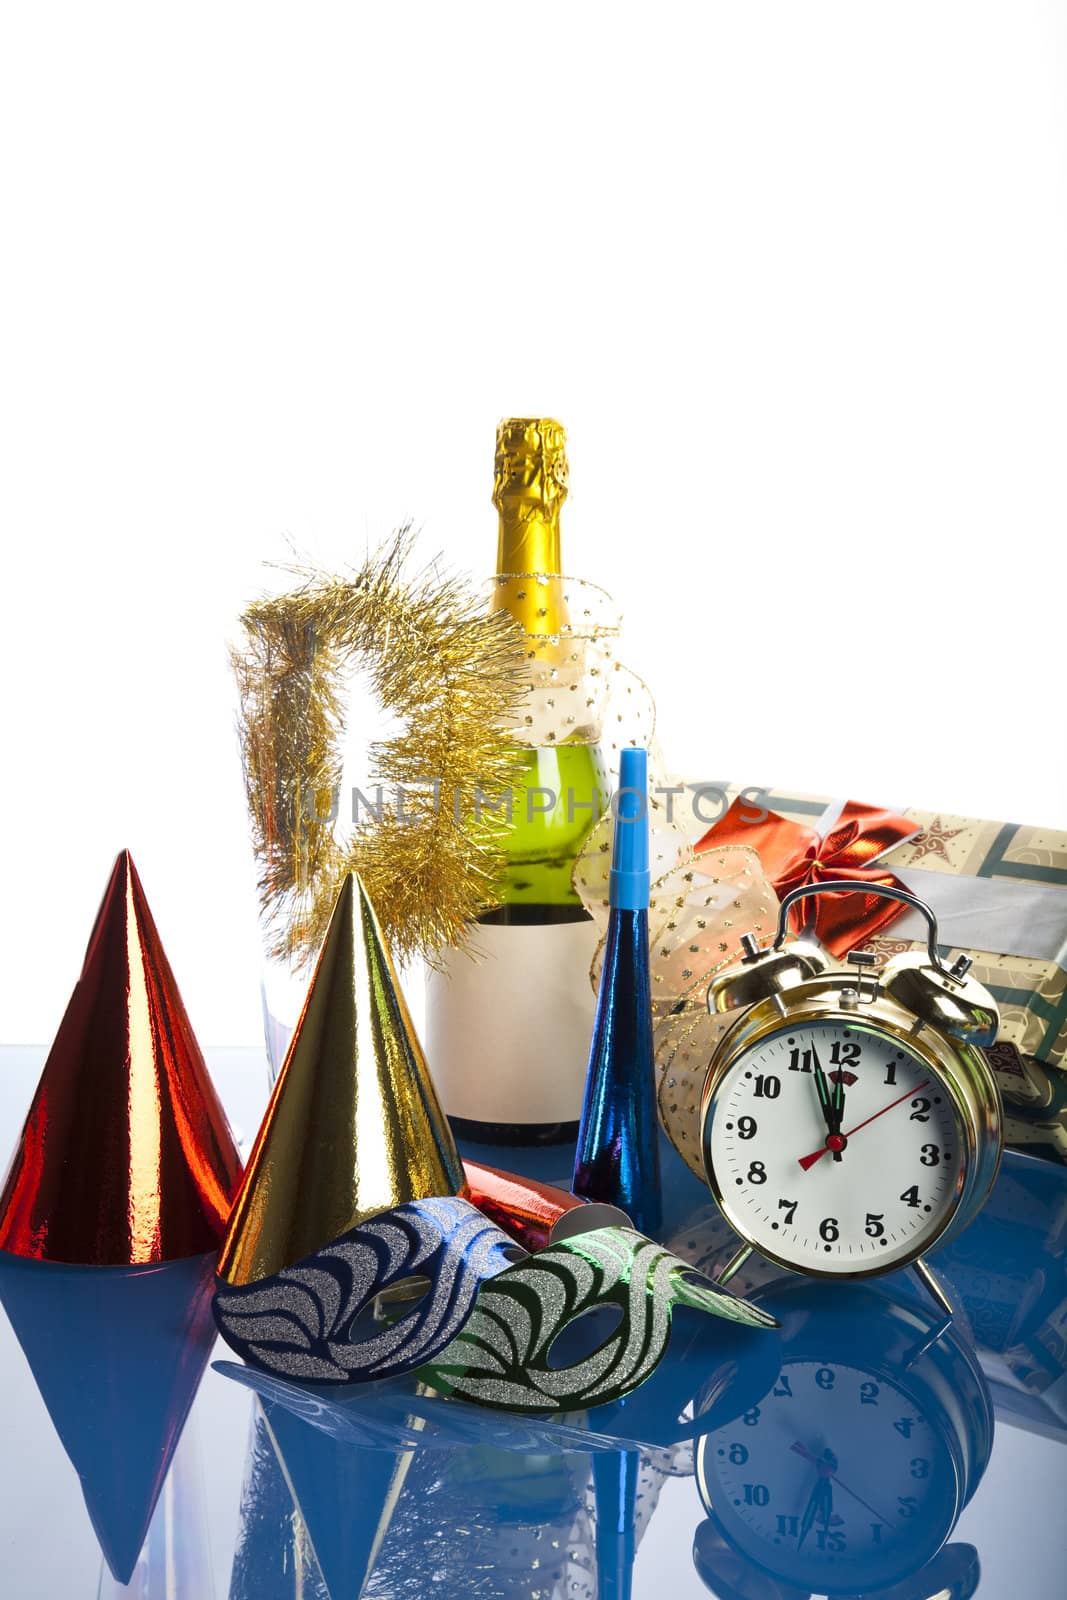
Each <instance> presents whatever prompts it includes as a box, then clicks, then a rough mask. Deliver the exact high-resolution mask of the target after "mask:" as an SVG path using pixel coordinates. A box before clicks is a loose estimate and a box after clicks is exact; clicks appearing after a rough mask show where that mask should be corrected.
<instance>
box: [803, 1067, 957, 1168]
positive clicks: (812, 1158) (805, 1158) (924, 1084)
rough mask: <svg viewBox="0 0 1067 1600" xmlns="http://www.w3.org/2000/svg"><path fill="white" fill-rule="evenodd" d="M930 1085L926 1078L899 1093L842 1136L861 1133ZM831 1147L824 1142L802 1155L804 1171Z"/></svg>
mask: <svg viewBox="0 0 1067 1600" xmlns="http://www.w3.org/2000/svg"><path fill="white" fill-rule="evenodd" d="M929 1087H930V1080H929V1078H924V1079H923V1081H922V1083H920V1084H919V1086H918V1088H915V1089H905V1091H904V1093H903V1094H898V1095H897V1098H896V1099H895V1100H891V1101H890V1102H889V1104H888V1105H887V1106H883V1107H882V1109H881V1111H875V1112H874V1113H873V1114H872V1115H871V1116H869V1117H866V1118H865V1119H864V1120H863V1121H862V1122H857V1124H856V1126H855V1127H854V1128H849V1130H848V1132H847V1133H845V1134H843V1135H842V1138H845V1139H851V1138H852V1135H853V1134H854V1133H859V1131H860V1129H861V1128H865V1127H866V1126H867V1124H868V1123H869V1122H877V1121H878V1118H879V1117H884V1116H885V1114H886V1112H887V1111H892V1109H893V1107H894V1106H899V1104H900V1102H901V1101H902V1100H908V1099H910V1098H911V1096H912V1095H916V1094H919V1093H920V1092H921V1091H922V1090H923V1089H929ZM829 1149H830V1146H829V1145H828V1144H824V1145H823V1147H822V1149H821V1150H813V1151H812V1153H811V1155H810V1156H801V1157H800V1158H799V1160H800V1165H801V1166H802V1167H803V1169H804V1171H805V1172H807V1171H808V1169H809V1167H813V1166H814V1165H815V1163H816V1161H821V1159H822V1157H823V1156H824V1155H825V1154H826V1153H827V1151H828V1150H829Z"/></svg>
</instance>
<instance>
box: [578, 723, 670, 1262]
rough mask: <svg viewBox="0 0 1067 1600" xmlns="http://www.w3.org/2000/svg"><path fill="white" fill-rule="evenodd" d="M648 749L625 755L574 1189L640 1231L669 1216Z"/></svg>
mask: <svg viewBox="0 0 1067 1600" xmlns="http://www.w3.org/2000/svg"><path fill="white" fill-rule="evenodd" d="M648 852H649V827H648V752H647V751H646V750H640V749H627V750H624V751H623V752H622V757H621V760H620V764H619V790H618V793H617V795H616V797H615V832H614V838H613V841H612V855H611V877H610V889H609V906H610V911H609V918H608V932H607V939H606V941H605V946H604V964H603V969H602V971H601V975H600V993H599V996H598V998H597V1008H596V1019H595V1021H594V1024H593V1040H592V1048H591V1050H590V1053H589V1069H588V1073H587V1076H586V1083H585V1103H584V1105H583V1108H582V1121H581V1127H580V1130H579V1133H578V1149H577V1153H576V1155H575V1161H574V1184H573V1188H574V1192H575V1194H578V1195H581V1196H583V1198H584V1199H586V1200H598V1201H602V1202H605V1203H606V1204H608V1205H614V1206H618V1207H619V1208H620V1209H621V1210H623V1211H625V1212H626V1214H627V1216H629V1217H630V1218H631V1219H632V1221H633V1225H634V1227H635V1228H636V1229H637V1230H638V1231H639V1232H640V1233H646V1234H654V1233H655V1231H656V1229H657V1228H658V1227H659V1225H660V1221H661V1218H662V1200H661V1196H660V1173H659V1124H658V1120H657V1116H656V1086H655V1070H654V1057H653V1048H652V981H651V974H650V970H649V954H648V903H649V890H650V878H649V867H648Z"/></svg>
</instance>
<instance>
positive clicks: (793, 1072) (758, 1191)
mask: <svg viewBox="0 0 1067 1600" xmlns="http://www.w3.org/2000/svg"><path fill="white" fill-rule="evenodd" d="M708 1119H709V1120H708V1123H706V1124H705V1133H704V1138H705V1159H706V1160H708V1161H709V1163H710V1174H711V1175H712V1177H713V1187H715V1189H716V1194H717V1197H718V1198H719V1200H720V1204H721V1206H722V1209H723V1211H724V1212H725V1214H726V1216H727V1219H728V1220H729V1221H730V1222H731V1223H732V1224H733V1226H734V1227H735V1228H736V1230H737V1231H738V1232H739V1233H740V1234H742V1236H743V1237H744V1238H745V1239H746V1240H747V1241H748V1242H749V1243H751V1244H754V1245H755V1246H756V1248H757V1249H758V1250H761V1251H762V1252H763V1253H764V1254H766V1255H768V1256H770V1258H771V1259H772V1260H774V1261H778V1262H781V1263H782V1264H783V1265H785V1266H787V1267H795V1268H796V1269H797V1270H799V1271H812V1272H819V1273H827V1274H837V1273H841V1274H862V1273H864V1272H879V1271H883V1270H885V1269H886V1268H888V1267H892V1266H894V1265H899V1264H900V1263H902V1262H904V1261H907V1260H910V1259H912V1258H913V1257H914V1256H916V1255H918V1254H920V1253H921V1252H922V1251H923V1250H925V1249H926V1248H928V1247H929V1245H930V1244H932V1243H933V1241H934V1239H935V1238H936V1237H937V1236H938V1235H939V1234H940V1233H941V1232H942V1230H943V1229H944V1228H945V1227H946V1226H947V1224H948V1222H949V1221H950V1220H951V1217H952V1214H953V1212H954V1211H955V1208H956V1205H957V1204H958V1201H959V1197H960V1194H961V1191H962V1187H963V1180H964V1175H965V1171H966V1155H967V1152H966V1146H965V1141H964V1138H963V1131H962V1127H961V1122H960V1118H959V1117H958V1115H957V1112H956V1109H955V1106H954V1104H953V1101H952V1098H951V1095H950V1093H949V1091H948V1090H947V1089H946V1087H945V1085H944V1083H943V1081H942V1080H941V1079H940V1078H939V1077H938V1076H937V1074H936V1072H935V1071H934V1070H933V1069H932V1068H931V1067H930V1065H929V1063H928V1062H927V1061H925V1060H924V1059H923V1058H922V1057H921V1056H920V1055H918V1054H917V1053H916V1052H914V1051H912V1050H911V1049H909V1047H908V1046H907V1045H906V1044H903V1043H902V1042H901V1041H900V1040H898V1039H896V1038H894V1037H893V1036H892V1035H891V1034H888V1033H884V1032H882V1031H881V1030H880V1029H878V1028H876V1027H874V1026H872V1025H869V1024H865V1023H862V1022H855V1021H851V1020H849V1021H844V1020H837V1019H833V1018H827V1019H825V1020H819V1021H817V1022H811V1023H804V1024H802V1025H801V1026H799V1027H788V1028H782V1029H781V1030H779V1031H777V1032H775V1033H772V1034H768V1035H766V1036H765V1037H764V1038H762V1039H760V1040H759V1041H758V1042H757V1043H756V1044H754V1045H753V1046H752V1047H751V1048H750V1049H749V1050H748V1051H746V1053H745V1054H744V1055H743V1056H742V1057H741V1058H740V1060H738V1061H737V1062H736V1063H735V1064H734V1066H733V1067H732V1068H731V1069H730V1070H729V1072H728V1073H727V1074H726V1076H725V1077H724V1078H723V1080H722V1081H721V1082H720V1083H719V1084H718V1086H717V1087H716V1090H715V1094H714V1099H713V1103H712V1105H711V1106H710V1107H709V1112H708Z"/></svg>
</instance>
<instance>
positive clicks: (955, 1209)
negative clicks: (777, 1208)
mask: <svg viewBox="0 0 1067 1600" xmlns="http://www.w3.org/2000/svg"><path fill="white" fill-rule="evenodd" d="M850 887H852V886H851V885H846V884H826V885H825V886H823V885H818V886H812V887H811V888H809V889H808V890H807V891H804V890H799V891H795V892H794V894H792V895H790V896H787V897H786V899H785V900H784V901H783V902H782V907H781V921H780V925H779V931H778V937H777V938H776V939H775V941H774V943H773V945H772V946H771V949H770V950H768V951H766V952H763V953H762V955H761V954H760V953H759V951H758V947H755V944H754V941H752V942H751V943H747V944H746V949H747V950H748V957H747V960H746V962H745V963H744V964H743V965H744V966H747V967H748V968H749V972H748V973H745V974H744V981H745V982H746V983H747V991H746V998H747V994H749V993H751V989H752V978H750V977H749V974H750V973H751V974H752V977H755V975H756V974H757V973H758V971H759V966H758V963H759V962H760V961H766V962H767V963H768V966H767V971H768V974H769V977H771V974H777V969H778V966H779V965H780V963H781V959H782V958H781V957H778V956H776V952H778V951H780V950H781V948H782V944H783V940H784V937H785V928H786V925H787V918H788V914H789V909H790V906H791V904H792V903H794V902H795V901H796V900H798V899H801V898H806V894H809V893H811V892H813V889H814V890H816V892H817V891H818V890H823V889H825V890H826V891H830V892H833V891H837V892H840V891H841V890H843V889H846V888H850ZM867 887H868V886H867V885H865V886H864V888H865V889H866V888H867ZM876 892H877V891H876ZM887 897H890V896H887ZM891 897H892V898H900V899H903V900H905V901H907V902H908V903H911V904H915V905H917V906H919V907H920V908H921V909H922V910H923V911H924V912H925V914H926V916H927V918H928V920H929V922H930V923H931V926H932V929H933V931H932V933H931V939H930V956H931V959H932V960H933V962H935V963H936V972H932V974H931V975H932V976H936V974H941V975H942V976H943V977H944V978H945V979H947V980H948V985H949V987H950V988H959V987H961V986H962V985H963V984H964V982H965V981H966V983H967V987H968V989H971V988H972V987H973V988H974V989H977V986H976V985H973V980H965V979H964V977H963V975H962V973H961V974H960V975H959V976H957V974H956V972H955V971H952V972H950V971H948V969H945V968H944V967H943V966H942V964H941V962H940V959H939V958H938V957H937V956H936V953H935V944H934V932H936V924H935V923H934V921H933V916H932V913H931V912H930V911H929V908H928V907H926V906H925V905H923V904H922V902H919V901H917V900H915V898H914V897H913V896H911V895H907V894H899V895H898V894H892V896H891ZM788 948H789V947H788V946H787V949H788ZM798 948H800V947H798ZM915 960H916V958H915V957H911V956H907V957H901V958H898V960H897V962H896V963H893V962H890V963H889V965H888V966H887V968H886V971H885V973H884V974H877V975H875V974H873V973H872V974H870V975H869V976H864V977H863V978H862V979H858V977H857V974H856V972H854V971H850V970H849V969H848V968H847V967H841V968H838V969H837V970H835V971H823V972H821V973H817V974H816V975H813V976H810V977H804V976H803V975H802V974H801V973H798V974H797V975H796V977H799V978H800V981H799V982H798V981H796V978H794V979H793V981H792V982H791V983H790V984H789V986H787V987H784V988H778V987H777V983H776V982H775V981H774V977H771V985H772V988H773V989H774V992H772V993H770V994H767V995H765V997H764V998H763V999H758V1000H754V1001H753V1002H752V1003H751V1004H749V1005H748V1006H747V1008H746V1009H744V1010H743V1011H742V1012H741V1014H740V1016H739V1017H738V1020H737V1021H736V1022H735V1023H734V1024H733V1026H732V1027H731V1028H730V1029H729V1031H728V1032H727V1033H726V1034H725V1035H724V1036H723V1038H722V1039H721V1040H720V1042H719V1044H718V1047H717V1048H716V1050H715V1053H714V1055H713V1056H712V1059H711V1062H710V1064H709V1067H708V1075H707V1078H706V1080H705V1083H704V1089H703V1092H702V1094H701V1099H700V1153H701V1161H702V1163H703V1167H704V1172H705V1176H706V1178H707V1182H708V1187H709V1188H710V1190H711V1192H712V1194H713V1196H714V1198H715V1201H716V1204H717V1205H718V1207H719V1209H720V1211H721V1212H722V1214H723V1216H724V1217H725V1219H726V1221H727V1222H728V1223H729V1224H730V1227H731V1228H732V1229H733V1230H734V1232H735V1233H736V1234H737V1235H738V1236H739V1238H740V1239H741V1240H742V1241H743V1244H742V1247H741V1249H739V1250H738V1251H737V1252H736V1253H735V1254H734V1255H733V1256H732V1257H731V1258H730V1260H729V1261H728V1262H727V1263H726V1265H725V1266H724V1267H723V1268H722V1269H721V1270H720V1272H719V1273H718V1274H717V1275H716V1280H717V1281H718V1282H719V1283H725V1282H726V1281H727V1280H728V1279H729V1278H730V1277H732V1276H733V1274H734V1273H735V1272H736V1271H737V1270H738V1269H739V1268H740V1267H741V1266H742V1265H743V1264H744V1262H745V1261H747V1259H748V1257H749V1256H750V1255H751V1254H752V1253H753V1251H755V1252H757V1253H758V1254H759V1255H761V1256H763V1257H764V1258H765V1259H766V1260H768V1261H770V1262H772V1263H773V1264H774V1265H775V1266H779V1267H783V1268H785V1269H786V1270H787V1271H790V1272H795V1273H798V1274H799V1275H802V1276H804V1277H812V1278H823V1279H831V1280H836V1281H838V1282H852V1281H862V1280H863V1279H865V1278H875V1277H882V1276H884V1275H886V1274H888V1273H891V1272H897V1271H900V1270H902V1269H904V1268H906V1267H909V1266H910V1267H913V1268H914V1269H915V1271H916V1272H917V1273H918V1274H919V1276H920V1277H921V1279H922V1281H923V1283H924V1284H925V1285H926V1287H927V1289H928V1290H929V1291H930V1293H931V1294H932V1295H933V1296H934V1298H935V1299H936V1300H937V1301H938V1303H939V1304H940V1305H941V1306H942V1308H943V1309H944V1310H945V1312H946V1313H947V1314H949V1315H951V1314H952V1312H953V1306H952V1303H951V1301H950V1300H949V1299H948V1297H947V1295H946V1294H945V1292H944V1290H943V1289H942V1288H941V1285H940V1284H939V1283H938V1281H937V1279H936V1278H935V1277H934V1275H933V1273H932V1272H931V1271H930V1268H929V1267H928V1266H927V1265H926V1263H925V1261H924V1259H923V1258H924V1256H926V1255H927V1254H928V1252H929V1251H930V1250H931V1249H933V1247H934V1246H935V1245H937V1244H945V1243H947V1242H948V1241H949V1240H950V1239H951V1238H954V1237H955V1236H956V1235H957V1234H959V1233H961V1232H962V1231H963V1230H964V1228H966V1227H967V1226H968V1224H969V1223H970V1222H972V1221H973V1220H974V1218H975V1216H977V1214H978V1212H979V1210H980V1209H981V1207H982V1205H983V1204H984V1202H985V1200H986V1197H987V1195H988V1194H989V1191H990V1189H991V1188H992V1186H993V1183H994V1181H995V1179H996V1175H997V1172H998V1170H999V1167H1000V1159H1001V1155H1002V1152H1003V1147H1004V1134H1003V1107H1002V1103H1001V1097H1000V1090H999V1088H998V1086H997V1081H996V1078H995V1077H994V1075H993V1070H992V1068H991V1067H990V1065H989V1063H988V1062H987V1060H986V1058H985V1056H984V1055H983V1054H982V1053H981V1050H980V1049H979V1048H978V1047H977V1046H976V1045H975V1044H972V1043H970V1042H969V1041H968V1040H966V1039H962V1038H959V1037H955V1038H954V1037H952V1036H951V1035H950V1034H948V1033H947V1032H946V1031H945V1029H944V1027H943V1026H938V1025H937V1023H938V1022H939V1021H941V1010H940V1009H939V1008H938V1006H937V1005H934V1006H933V1008H932V1010H931V1011H930V1013H929V1016H928V1017H923V1016H920V1015H918V1014H917V1013H916V1012H915V1011H913V1010H911V1009H909V1007H908V1006H906V1005H904V1004H902V1003H901V1001H900V1000H899V999H897V998H895V997H894V996H893V995H891V994H888V993H886V992H884V991H883V990H882V989H881V988H880V982H881V980H882V978H883V977H885V978H888V979H889V980H890V981H892V973H893V970H894V969H899V971H900V972H903V971H905V970H907V971H908V974H909V977H910V976H911V971H912V967H913V964H914V962H915ZM737 970H738V972H739V973H740V972H741V971H742V969H737ZM963 970H964V972H965V970H966V969H965V968H964V969H963ZM864 983H869V984H871V985H872V986H873V987H872V992H871V993H869V994H868V995H863V993H862V990H863V985H864ZM715 987H716V985H713V986H712V988H713V991H714V989H715ZM720 993H721V991H720ZM983 993H984V991H983ZM937 998H938V997H937V996H936V995H935V996H934V999H935V1000H936V999H937ZM950 998H951V997H950ZM986 998H988V997H986ZM711 1003H712V992H710V991H709V1005H710V1004H711ZM720 1003H721V1001H720ZM989 1005H990V1007H991V1008H992V1017H993V1024H994V1029H995V1019H996V1008H995V1006H993V1003H992V1001H991V1000H990V1001H989ZM930 1016H932V1017H933V1018H934V1019H935V1020H929V1017H930ZM826 1022H837V1023H840V1024H841V1025H842V1026H843V1027H849V1028H853V1027H854V1028H863V1027H871V1028H873V1029H874V1030H876V1031H880V1032H882V1033H883V1034H885V1035H887V1036H888V1037H890V1038H892V1039H894V1040H896V1041H897V1042H898V1043H899V1044H901V1045H903V1046H905V1047H906V1048H907V1049H908V1050H909V1051H910V1052H911V1054H912V1055H913V1056H917V1057H918V1058H919V1059H920V1060H921V1061H922V1062H923V1063H924V1065H925V1066H926V1068H927V1070H928V1071H929V1072H930V1073H931V1074H932V1075H933V1076H934V1078H935V1079H936V1081H937V1082H938V1083H939V1084H940V1085H941V1087H942V1089H943V1091H944V1092H945V1093H946V1094H947V1096H948V1098H949V1101H950V1103H951V1105H952V1109H953V1112H954V1114H955V1118H956V1123H957V1127H958V1130H959V1132H960V1134H961V1137H962V1145H961V1150H962V1155H963V1160H962V1162H961V1169H960V1176H959V1179H958V1181H957V1184H956V1193H955V1195H954V1197H953V1201H952V1204H951V1206H950V1208H949V1210H948V1211H947V1214H946V1215H945V1217H944V1218H943V1220H941V1222H940V1223H939V1224H938V1226H937V1227H936V1230H935V1231H934V1232H933V1233H927V1234H925V1235H924V1236H923V1238H922V1241H921V1242H920V1243H919V1244H918V1245H917V1246H916V1247H915V1249H914V1250H912V1251H909V1252H908V1254H907V1255H904V1256H898V1257H896V1258H895V1259H894V1260H893V1261H891V1262H887V1263H886V1264H885V1265H884V1266H882V1265H880V1264H879V1265H871V1266H865V1267H861V1268H858V1269H855V1268H854V1269H851V1270H847V1271H836V1272H835V1271H831V1270H828V1269H826V1268H822V1267H816V1266H807V1265H805V1266H804V1267H798V1266H797V1265H796V1263H795V1262H791V1261H789V1260H787V1259H785V1257H784V1256H782V1255H781V1254H780V1253H778V1252H775V1251H773V1250H770V1249H768V1248H767V1247H766V1246H765V1245H763V1244H762V1243H761V1244H757V1243H756V1241H755V1239H754V1238H753V1236H752V1234H751V1232H750V1231H749V1229H748V1228H747V1227H746V1225H745V1223H744V1221H743V1220H742V1219H741V1218H739V1217H738V1216H736V1215H735V1213H734V1210H733V1209H732V1207H731V1204H730V1201H729V1197H728V1196H727V1195H726V1194H724V1192H723V1188H722V1185H721V1184H720V1183H719V1180H718V1176H717V1174H716V1172H715V1168H714V1164H713V1162H712V1159H711V1130H712V1126H713V1123H714V1116H715V1110H716V1100H717V1097H718V1094H719V1091H720V1089H721V1087H722V1085H723V1083H724V1081H725V1079H726V1077H727V1076H728V1075H729V1073H730V1072H731V1071H732V1070H733V1069H734V1067H736V1066H737V1064H738V1063H739V1061H740V1060H741V1059H742V1058H743V1057H744V1056H745V1055H747V1054H748V1053H749V1052H750V1051H751V1050H752V1049H753V1048H754V1047H755V1046H756V1045H758V1044H759V1043H760V1042H761V1041H762V1040H764V1039H766V1038H768V1037H770V1036H772V1035H774V1034H777V1033H781V1032H783V1031H785V1030H786V1029H788V1028H798V1029H799V1028H803V1027H804V1026H805V1024H813V1023H826Z"/></svg>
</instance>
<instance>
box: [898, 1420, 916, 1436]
mask: <svg viewBox="0 0 1067 1600" xmlns="http://www.w3.org/2000/svg"><path fill="white" fill-rule="evenodd" d="M893 1426H894V1428H895V1429H896V1430H897V1432H898V1433H902V1434H903V1435H904V1437H905V1439H910V1438H911V1430H912V1428H913V1427H914V1426H915V1418H914V1417H901V1419H900V1421H899V1422H894V1424H893Z"/></svg>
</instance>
